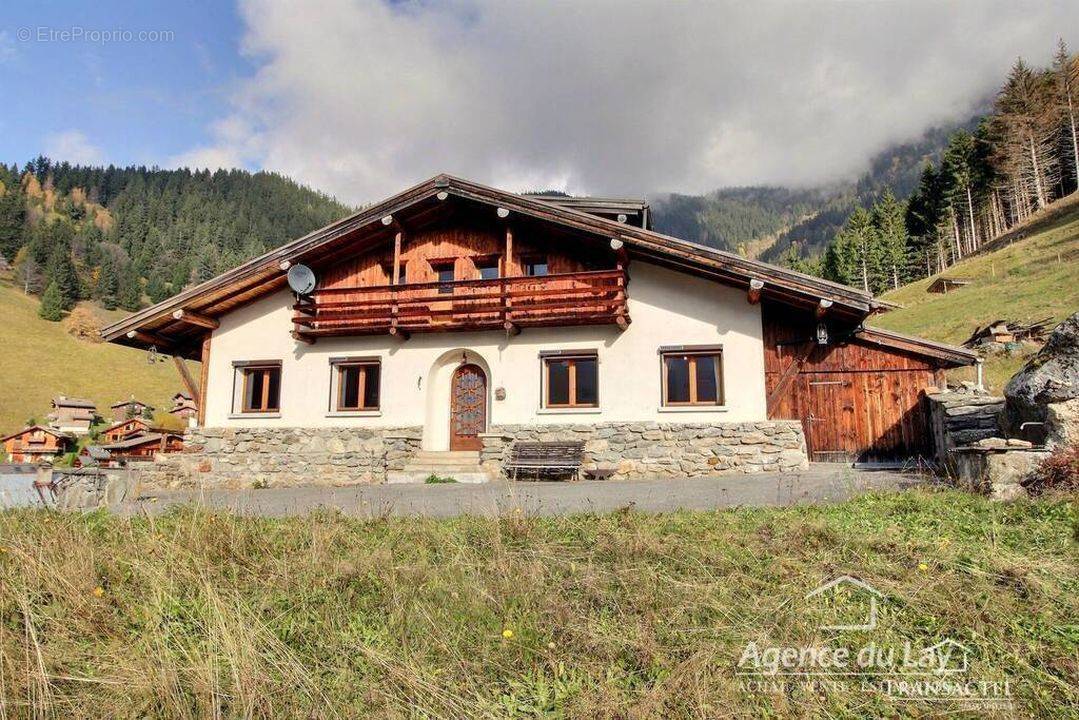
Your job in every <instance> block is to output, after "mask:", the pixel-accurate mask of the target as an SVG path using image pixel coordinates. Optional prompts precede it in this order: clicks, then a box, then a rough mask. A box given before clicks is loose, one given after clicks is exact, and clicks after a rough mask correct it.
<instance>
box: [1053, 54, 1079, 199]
mask: <svg viewBox="0 0 1079 720" xmlns="http://www.w3.org/2000/svg"><path fill="white" fill-rule="evenodd" d="M1053 74H1054V75H1055V77H1056V87H1057V103H1058V105H1059V108H1060V109H1059V112H1060V117H1061V131H1062V133H1061V134H1062V136H1063V139H1064V146H1065V148H1066V150H1067V151H1070V152H1065V153H1064V155H1065V157H1067V158H1068V160H1069V164H1070V165H1071V180H1072V184H1071V186H1070V190H1069V191H1070V192H1075V190H1076V189H1077V187H1079V131H1077V130H1076V114H1077V112H1079V111H1077V109H1076V104H1077V103H1079V56H1076V57H1072V56H1071V55H1070V54H1069V53H1068V46H1067V45H1065V44H1064V39H1063V38H1061V39H1060V42H1059V45H1058V46H1057V54H1056V56H1055V57H1054V58H1053ZM1068 156H1070V157H1068Z"/></svg>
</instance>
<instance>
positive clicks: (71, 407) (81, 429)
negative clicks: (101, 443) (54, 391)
mask: <svg viewBox="0 0 1079 720" xmlns="http://www.w3.org/2000/svg"><path fill="white" fill-rule="evenodd" d="M48 419H49V426H50V427H52V428H53V429H55V430H59V431H60V432H63V433H74V434H76V435H85V434H87V433H88V432H90V426H91V425H93V424H94V422H95V421H96V420H97V419H98V414H97V406H96V405H94V402H93V401H92V400H86V399H85V398H74V397H67V396H66V395H60V396H58V397H55V398H53V400H52V412H51V413H49V415H48Z"/></svg>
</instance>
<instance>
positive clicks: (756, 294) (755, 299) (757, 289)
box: [746, 278, 764, 305]
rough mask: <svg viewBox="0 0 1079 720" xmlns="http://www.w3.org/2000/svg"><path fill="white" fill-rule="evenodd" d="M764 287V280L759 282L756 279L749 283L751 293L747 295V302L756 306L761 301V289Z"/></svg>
mask: <svg viewBox="0 0 1079 720" xmlns="http://www.w3.org/2000/svg"><path fill="white" fill-rule="evenodd" d="M763 287H764V281H763V280H757V279H756V278H754V279H752V280H750V281H749V292H748V293H747V294H746V300H747V301H748V302H749V304H750V305H756V304H757V303H759V302H760V301H761V289H762V288H763Z"/></svg>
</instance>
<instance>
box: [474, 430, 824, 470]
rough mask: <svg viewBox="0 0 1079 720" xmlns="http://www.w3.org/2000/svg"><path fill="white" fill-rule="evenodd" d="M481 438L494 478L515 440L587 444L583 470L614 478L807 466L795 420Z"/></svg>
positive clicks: (502, 434) (514, 433) (537, 432)
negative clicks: (601, 470) (606, 470)
mask: <svg viewBox="0 0 1079 720" xmlns="http://www.w3.org/2000/svg"><path fill="white" fill-rule="evenodd" d="M482 439H483V450H482V453H481V460H482V462H483V464H484V466H485V467H488V468H490V469H491V470H493V471H495V472H496V473H497V472H499V471H500V470H501V466H502V463H503V462H505V461H506V460H507V459H508V458H509V453H510V448H511V447H512V445H513V443H514V442H517V441H522V442H530V441H531V442H552V441H560V440H563V441H564V440H584V441H585V456H584V469H586V470H590V469H596V468H609V469H611V470H614V475H613V477H616V478H634V477H657V476H663V475H679V476H687V475H688V476H695V475H715V474H718V473H737V472H743V473H752V472H764V471H772V472H776V471H779V472H792V471H795V470H800V469H803V468H805V467H806V466H807V465H808V464H809V463H808V460H807V456H806V444H805V437H804V436H803V434H802V425H801V423H800V422H798V421H796V420H776V421H768V422H746V423H692V424H685V423H654V422H639V423H601V424H598V425H498V426H495V427H493V428H491V431H490V432H488V433H485V434H484V435H483V436H482Z"/></svg>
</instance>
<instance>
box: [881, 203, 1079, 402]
mask: <svg viewBox="0 0 1079 720" xmlns="http://www.w3.org/2000/svg"><path fill="white" fill-rule="evenodd" d="M1060 205H1061V207H1059V208H1056V207H1054V208H1053V209H1051V212H1049V213H1047V214H1046V216H1045V217H1044V218H1042V219H1039V220H1036V221H1034V222H1032V223H1031V224H1030V225H1028V226H1025V227H1023V228H1020V229H1018V230H1016V231H1013V232H1012V233H1010V234H1008V235H1007V236H1005V237H1003V238H1001V239H1000V240H998V241H997V242H996V244H995V246H994V248H993V249H992V250H990V251H987V252H985V253H984V254H981V255H978V256H976V257H973V258H971V259H970V260H966V261H963V262H960V263H958V264H956V265H955V266H953V267H951V268H949V269H948V270H947V271H946V272H944V273H943V275H944V276H945V277H968V278H972V279H973V280H974V283H973V284H972V285H969V286H967V287H964V288H960V289H958V290H954V291H952V292H949V293H947V294H946V295H938V294H930V293H927V292H926V291H925V289H926V288H927V287H929V285H930V283H931V282H932V280H933V278H928V279H925V280H919V281H917V282H913V283H911V284H909V285H904V286H903V287H901V288H899V289H898V290H895V291H892V292H890V293H886V294H885V295H884V296H883V297H884V299H886V300H891V301H892V302H897V303H900V304H901V305H902V306H903V307H902V308H901V309H899V310H893V311H891V312H888V313H885V314H883V315H880V316H877V317H875V318H873V319H872V321H871V324H873V325H877V326H880V327H883V328H888V329H890V330H896V331H898V332H904V333H909V334H912V335H921V336H924V337H927V338H932V339H934V340H941V341H943V342H949V343H953V344H959V343H961V342H963V341H964V340H966V339H967V338H968V337H970V334H971V333H972V332H973V331H974V329H975V328H976V327H979V326H984V325H986V324H988V323H989V322H992V321H994V320H1019V321H1024V322H1032V321H1035V320H1042V319H1044V318H1047V317H1051V318H1052V319H1053V320H1054V321H1056V322H1059V321H1061V320H1063V319H1064V318H1066V317H1068V316H1069V315H1071V314H1072V313H1074V312H1076V311H1079V198H1074V199H1070V200H1064V201H1061V203H1060ZM1036 349H1037V348H1029V349H1028V350H1027V351H1026V352H1024V353H1020V354H1017V355H1014V356H1007V355H999V356H993V357H989V358H987V359H986V363H985V371H986V380H987V384H988V386H989V388H990V389H991V390H992V391H994V392H1000V391H1001V390H1003V388H1004V384H1005V383H1006V382H1007V381H1008V378H1010V377H1011V376H1012V375H1013V374H1014V373H1015V372H1016V371H1017V370H1018V369H1019V368H1021V367H1022V366H1023V363H1024V362H1026V359H1027V357H1028V356H1029V354H1030V353H1031V352H1033V351H1036ZM967 376H969V377H970V378H973V371H972V370H964V371H963V377H964V378H966V377H967Z"/></svg>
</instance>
